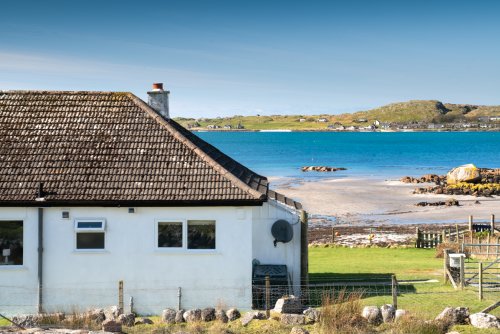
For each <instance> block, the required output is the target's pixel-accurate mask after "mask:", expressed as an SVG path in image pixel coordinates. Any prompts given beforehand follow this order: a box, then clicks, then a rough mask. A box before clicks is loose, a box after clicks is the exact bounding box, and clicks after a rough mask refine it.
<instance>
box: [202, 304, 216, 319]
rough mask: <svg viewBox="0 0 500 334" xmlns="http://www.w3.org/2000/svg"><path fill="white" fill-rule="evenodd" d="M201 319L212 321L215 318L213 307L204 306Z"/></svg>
mask: <svg viewBox="0 0 500 334" xmlns="http://www.w3.org/2000/svg"><path fill="white" fill-rule="evenodd" d="M201 320H203V321H205V322H209V321H214V320H215V309H214V308H213V307H207V308H204V309H203V310H202V311H201Z"/></svg>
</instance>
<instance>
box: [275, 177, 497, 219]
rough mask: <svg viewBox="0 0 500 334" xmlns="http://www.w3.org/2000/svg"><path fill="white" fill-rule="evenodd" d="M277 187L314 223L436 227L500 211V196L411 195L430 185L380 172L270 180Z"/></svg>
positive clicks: (484, 217)
mask: <svg viewBox="0 0 500 334" xmlns="http://www.w3.org/2000/svg"><path fill="white" fill-rule="evenodd" d="M269 181H270V182H271V185H272V186H273V189H275V190H276V191H278V192H280V193H282V194H283V195H285V196H287V197H290V198H293V199H294V200H297V201H299V202H301V203H302V205H303V206H304V209H305V210H306V211H307V212H308V213H309V217H310V226H311V227H315V226H323V227H332V226H365V227H376V226H383V225H390V226H395V225H402V226H404V225H428V226H429V225H436V224H455V223H459V224H460V223H464V222H466V221H467V219H468V216H469V215H472V216H474V217H475V218H477V219H478V220H480V221H483V220H484V221H486V220H489V218H490V215H491V214H497V216H498V214H500V213H499V212H498V211H499V209H500V197H499V196H493V197H473V196H469V195H455V196H452V195H444V194H443V195H436V194H413V193H412V192H413V190H414V189H415V188H416V187H420V186H426V185H430V184H426V183H423V184H419V185H415V184H407V183H402V182H400V181H399V179H395V178H394V179H393V178H385V177H382V176H372V177H359V176H355V177H352V176H349V177H342V178H335V176H334V175H332V177H325V178H324V179H320V180H306V179H302V178H283V177H277V176H273V177H270V178H269ZM452 198H453V199H456V200H458V201H459V203H460V205H459V206H426V207H417V206H416V205H415V204H417V203H418V202H422V201H427V202H437V201H446V200H449V199H452Z"/></svg>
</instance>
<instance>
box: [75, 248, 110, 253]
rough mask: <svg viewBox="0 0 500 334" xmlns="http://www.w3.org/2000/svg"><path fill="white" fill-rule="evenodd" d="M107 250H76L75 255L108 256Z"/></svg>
mask: <svg viewBox="0 0 500 334" xmlns="http://www.w3.org/2000/svg"><path fill="white" fill-rule="evenodd" d="M108 253H109V251H107V250H105V249H75V250H74V251H73V254H108Z"/></svg>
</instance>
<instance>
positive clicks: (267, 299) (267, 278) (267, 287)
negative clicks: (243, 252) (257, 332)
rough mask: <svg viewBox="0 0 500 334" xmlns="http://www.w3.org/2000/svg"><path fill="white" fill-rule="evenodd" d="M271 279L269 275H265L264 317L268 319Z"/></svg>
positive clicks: (269, 313) (269, 314) (269, 315)
mask: <svg viewBox="0 0 500 334" xmlns="http://www.w3.org/2000/svg"><path fill="white" fill-rule="evenodd" d="M270 304H271V279H270V278H269V275H266V317H267V319H269V318H270V317H271V309H270V308H271V306H270Z"/></svg>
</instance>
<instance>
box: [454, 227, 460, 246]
mask: <svg viewBox="0 0 500 334" xmlns="http://www.w3.org/2000/svg"><path fill="white" fill-rule="evenodd" d="M455 233H456V236H455V241H456V242H457V243H460V234H458V224H455Z"/></svg>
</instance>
